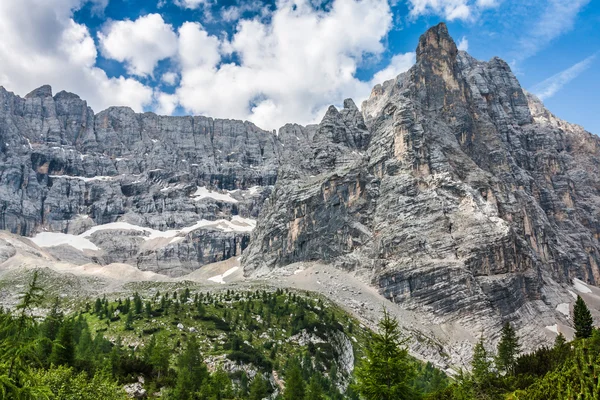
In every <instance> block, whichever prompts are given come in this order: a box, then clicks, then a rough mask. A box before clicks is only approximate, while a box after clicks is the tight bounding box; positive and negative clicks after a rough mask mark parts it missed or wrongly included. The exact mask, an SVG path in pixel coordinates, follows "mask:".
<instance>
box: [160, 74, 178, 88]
mask: <svg viewBox="0 0 600 400" xmlns="http://www.w3.org/2000/svg"><path fill="white" fill-rule="evenodd" d="M177 78H178V76H177V73H176V72H165V73H164V74H163V76H162V77H161V78H160V80H161V81H163V82H164V83H166V84H167V85H169V86H173V85H175V84H176V83H177Z"/></svg>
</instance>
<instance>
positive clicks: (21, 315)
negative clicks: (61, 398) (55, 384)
mask: <svg viewBox="0 0 600 400" xmlns="http://www.w3.org/2000/svg"><path fill="white" fill-rule="evenodd" d="M41 299H42V288H41V287H40V286H38V272H37V271H35V272H34V273H33V277H32V279H31V282H30V283H29V285H28V286H27V290H26V291H25V292H23V293H22V294H21V296H20V300H19V304H18V305H17V307H16V310H15V311H16V312H17V315H16V317H13V316H12V315H10V314H5V313H1V314H0V398H5V399H45V398H48V397H49V395H50V391H49V389H48V388H47V387H46V386H44V385H41V384H38V383H37V382H36V381H35V380H34V379H33V373H32V369H31V366H38V365H39V364H40V361H39V358H38V356H37V350H38V349H39V348H40V347H41V338H40V335H39V331H38V326H37V324H36V322H35V319H34V318H33V317H32V315H31V312H32V309H33V307H35V306H36V305H39V304H40V302H41Z"/></svg>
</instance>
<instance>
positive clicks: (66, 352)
mask: <svg viewBox="0 0 600 400" xmlns="http://www.w3.org/2000/svg"><path fill="white" fill-rule="evenodd" d="M74 360H75V341H74V340H73V325H72V323H71V321H65V322H64V323H63V324H62V325H61V327H60V329H59V331H58V335H57V336H56V339H55V340H54V342H53V343H52V353H51V354H50V364H53V365H55V366H59V365H67V366H69V365H73V361H74Z"/></svg>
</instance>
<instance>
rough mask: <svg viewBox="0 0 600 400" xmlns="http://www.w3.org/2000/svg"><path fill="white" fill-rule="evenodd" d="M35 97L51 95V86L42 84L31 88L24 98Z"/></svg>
mask: <svg viewBox="0 0 600 400" xmlns="http://www.w3.org/2000/svg"><path fill="white" fill-rule="evenodd" d="M35 97H42V98H43V97H52V86H50V85H43V86H40V87H39V88H37V89H35V90H32V91H31V92H30V93H28V94H27V95H26V96H25V98H26V99H31V98H35Z"/></svg>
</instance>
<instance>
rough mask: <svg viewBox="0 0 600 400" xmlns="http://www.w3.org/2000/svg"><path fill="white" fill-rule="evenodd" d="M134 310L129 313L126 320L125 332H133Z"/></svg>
mask: <svg viewBox="0 0 600 400" xmlns="http://www.w3.org/2000/svg"><path fill="white" fill-rule="evenodd" d="M132 311H133V310H129V312H128V313H127V317H126V319H125V330H126V331H131V330H133V312H132Z"/></svg>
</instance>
